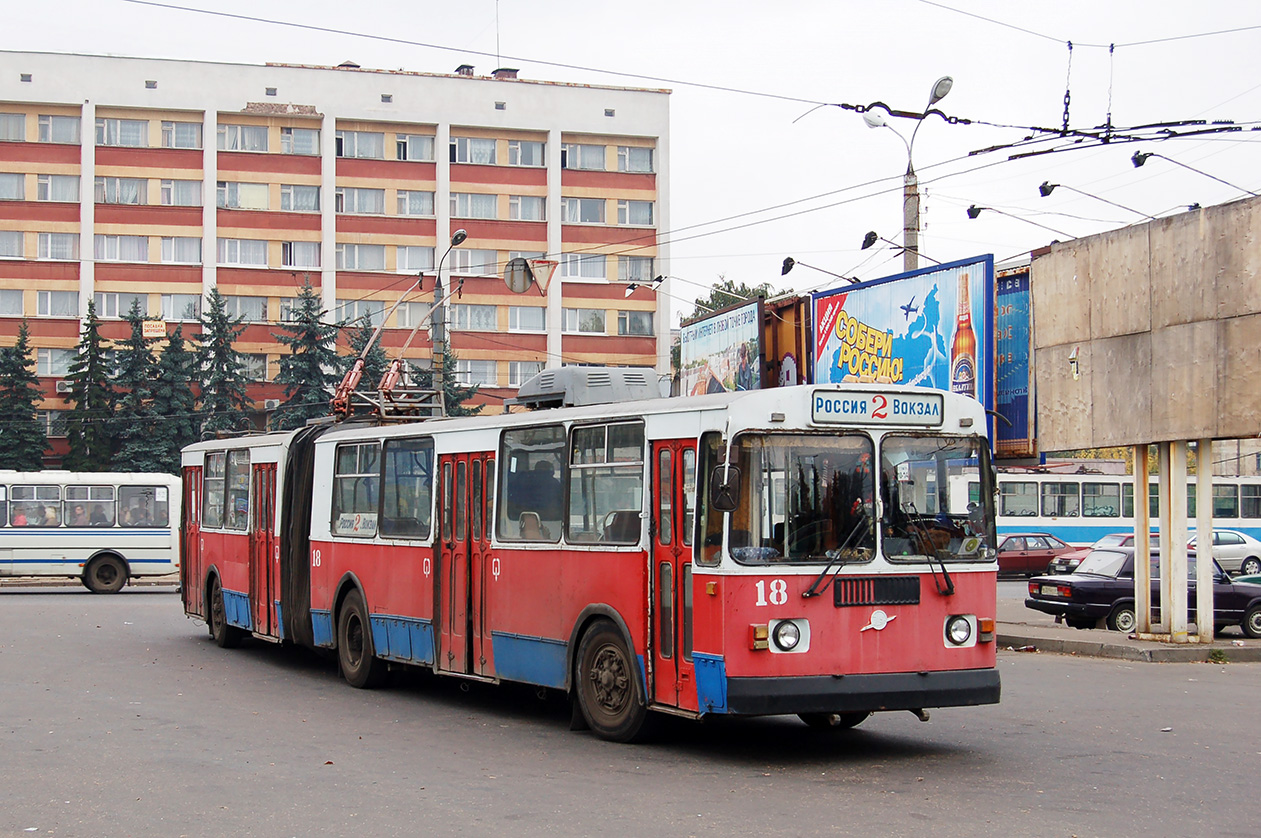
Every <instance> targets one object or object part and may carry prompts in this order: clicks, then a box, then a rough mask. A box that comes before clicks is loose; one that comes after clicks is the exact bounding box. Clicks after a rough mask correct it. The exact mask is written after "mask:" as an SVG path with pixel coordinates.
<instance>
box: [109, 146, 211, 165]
mask: <svg viewBox="0 0 1261 838" xmlns="http://www.w3.org/2000/svg"><path fill="white" fill-rule="evenodd" d="M201 163H202V152H200V151H198V150H196V149H188V148H118V147H115V146H97V148H96V165H97V166H134V167H136V168H140V169H196V170H200V169H201Z"/></svg>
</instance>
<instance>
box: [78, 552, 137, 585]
mask: <svg viewBox="0 0 1261 838" xmlns="http://www.w3.org/2000/svg"><path fill="white" fill-rule="evenodd" d="M83 584H84V585H85V586H86V587H87V589H88V590H89V591H91V592H92V593H94V594H116V593H118V592H119V591H121V590H122V589H123V585H125V584H127V565H126V564H124V563H123V560H122V559H120V558H118V556H111V555H104V556H97V557H96V558H95V559H93V560H92V561H91V562H89V563H88V566H87V567H86V568H84V569H83Z"/></svg>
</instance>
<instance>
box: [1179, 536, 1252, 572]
mask: <svg viewBox="0 0 1261 838" xmlns="http://www.w3.org/2000/svg"><path fill="white" fill-rule="evenodd" d="M1187 546H1188V547H1190V548H1191V549H1192V550H1194V549H1195V536H1192V537H1191V540H1190V541H1189V542H1187ZM1213 558H1215V559H1217V562H1218V564H1220V565H1221V566H1222V567H1224V568H1226V570H1227V571H1228V572H1230V573H1243V574H1248V575H1252V574H1257V573H1261V541H1257V540H1256V539H1255V538H1253V537H1252V536H1250V535H1248V534H1247V533H1242V532H1239V531H1238V530H1213Z"/></svg>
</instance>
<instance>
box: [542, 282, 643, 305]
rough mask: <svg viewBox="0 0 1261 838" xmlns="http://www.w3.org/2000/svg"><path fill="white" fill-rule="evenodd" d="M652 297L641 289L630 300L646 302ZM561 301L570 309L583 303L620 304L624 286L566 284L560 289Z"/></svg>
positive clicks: (623, 297) (582, 283)
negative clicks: (611, 302)
mask: <svg viewBox="0 0 1261 838" xmlns="http://www.w3.org/2000/svg"><path fill="white" fill-rule="evenodd" d="M652 297H653V293H652V291H651V290H650V289H643V290H639V291H635V292H634V293H633V294H632V295H631V297H630V299H632V300H648V299H652ZM561 299H562V300H563V301H564V302H565V305H567V306H569V307H570V308H573V307H574V306H576V305H578V304H579V303H584V302H600V303H606V302H608V301H609V300H614V301H616V302H622V301H624V300H626V299H627V297H626V286H625V285H623V284H622V283H620V282H619V283H614V284H612V285H609V284H606V283H602V282H600V283H585V282H566V283H565V284H564V285H563V286H562V289H561Z"/></svg>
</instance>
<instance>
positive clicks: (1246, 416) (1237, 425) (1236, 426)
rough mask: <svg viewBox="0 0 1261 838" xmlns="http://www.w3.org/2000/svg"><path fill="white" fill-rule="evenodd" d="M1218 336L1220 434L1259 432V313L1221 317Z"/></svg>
mask: <svg viewBox="0 0 1261 838" xmlns="http://www.w3.org/2000/svg"><path fill="white" fill-rule="evenodd" d="M1254 281H1258V282H1261V279H1258V280H1254ZM1218 336H1219V345H1220V352H1219V357H1220V358H1221V363H1220V364H1219V366H1218V389H1217V392H1218V414H1219V417H1220V418H1219V429H1220V436H1221V437H1222V438H1224V439H1231V438H1234V439H1239V438H1247V437H1255V436H1261V314H1251V315H1248V316H1246V317H1234V318H1231V319H1230V320H1223V321H1222V322H1221V326H1220V328H1219V330H1218Z"/></svg>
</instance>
